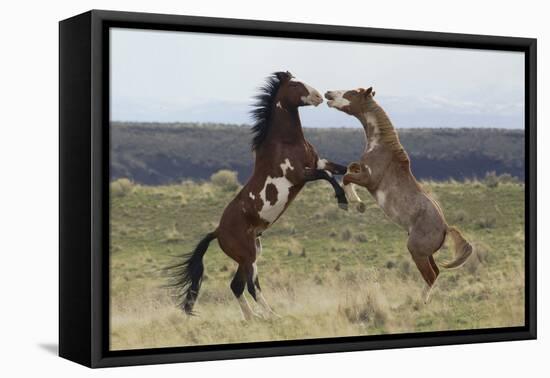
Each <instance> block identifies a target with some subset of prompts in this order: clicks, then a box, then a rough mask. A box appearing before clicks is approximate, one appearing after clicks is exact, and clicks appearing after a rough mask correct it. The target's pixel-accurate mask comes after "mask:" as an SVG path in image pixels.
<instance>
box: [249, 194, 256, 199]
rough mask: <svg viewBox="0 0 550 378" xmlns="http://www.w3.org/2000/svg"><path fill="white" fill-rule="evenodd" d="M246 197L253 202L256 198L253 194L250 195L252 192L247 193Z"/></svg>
mask: <svg viewBox="0 0 550 378" xmlns="http://www.w3.org/2000/svg"><path fill="white" fill-rule="evenodd" d="M248 196H249V197H250V198H252V199H253V200H255V199H256V196H255V195H254V194H252V192H250V193H248Z"/></svg>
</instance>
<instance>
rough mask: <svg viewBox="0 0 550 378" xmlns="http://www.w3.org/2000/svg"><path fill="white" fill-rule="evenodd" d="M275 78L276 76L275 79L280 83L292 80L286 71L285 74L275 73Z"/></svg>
mask: <svg viewBox="0 0 550 378" xmlns="http://www.w3.org/2000/svg"><path fill="white" fill-rule="evenodd" d="M275 76H277V79H279V80H280V81H289V80H290V79H292V78H293V77H294V76H292V74H291V73H290V72H288V71H286V72H277V73H275Z"/></svg>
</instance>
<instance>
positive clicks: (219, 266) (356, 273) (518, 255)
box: [110, 182, 524, 350]
mask: <svg viewBox="0 0 550 378" xmlns="http://www.w3.org/2000/svg"><path fill="white" fill-rule="evenodd" d="M429 187H430V188H429V189H430V190H431V191H432V192H433V193H435V194H437V196H438V198H439V200H440V202H441V204H442V207H443V210H444V211H445V212H446V214H448V215H449V217H448V218H449V220H451V221H453V222H455V223H456V224H459V225H460V227H461V229H463V230H464V232H465V234H467V235H468V236H469V238H470V240H471V242H472V243H473V245H474V249H475V254H474V255H473V256H472V257H471V258H470V260H469V261H468V263H467V264H466V266H465V267H463V268H462V269H459V270H453V271H445V270H443V271H442V273H441V275H440V277H439V279H438V282H437V285H436V287H435V289H434V291H433V295H432V300H431V302H430V303H428V304H424V303H423V301H422V300H421V292H422V289H423V285H424V284H423V282H422V280H421V278H420V275H419V273H418V271H417V269H416V267H415V266H414V264H413V263H412V260H411V259H410V257H409V255H408V252H407V251H406V248H405V244H406V233H404V232H403V231H402V230H400V229H399V228H398V227H396V226H394V225H393V224H392V223H391V222H388V221H387V219H386V218H385V217H384V215H383V214H382V212H381V211H379V209H377V208H376V206H375V205H374V204H373V202H372V201H371V200H369V198H368V196H367V195H366V193H365V192H364V191H363V192H360V195H361V196H362V198H363V199H364V200H365V201H366V203H367V206H368V210H367V212H366V213H365V214H358V213H356V212H353V211H349V212H347V213H346V212H342V211H341V210H338V209H337V206H336V204H335V203H334V199H333V197H332V193H331V192H330V191H329V190H327V186H326V185H324V184H319V185H311V186H308V187H307V188H306V190H305V191H304V192H303V193H302V194H300V196H299V198H298V200H297V201H296V203H294V204H293V205H292V206H291V208H290V209H289V210H288V212H287V214H285V217H284V218H283V219H281V220H280V222H278V223H277V224H276V225H275V226H274V227H273V229H271V230H270V231H269V232H266V233H265V234H264V238H263V239H264V240H263V247H264V252H263V254H262V256H261V258H260V259H259V261H258V268H259V272H260V279H261V282H262V288H263V289H264V295H265V297H266V299H267V300H268V302H269V303H270V304H271V305H272V307H273V308H274V310H275V311H276V312H277V313H279V314H280V315H281V318H274V319H259V320H255V321H253V322H249V323H247V322H245V321H244V320H243V318H242V315H241V313H240V309H239V306H238V304H237V301H236V300H235V299H234V298H233V295H232V293H231V291H230V289H229V282H230V280H231V277H232V274H233V272H234V271H235V265H234V263H233V262H232V261H231V260H230V259H228V258H227V257H226V256H225V255H224V254H223V252H222V251H221V250H220V249H219V247H218V246H217V243H216V242H213V243H212V245H211V247H210V249H209V250H208V253H207V254H206V256H205V265H206V276H205V281H204V283H203V287H202V290H201V294H200V297H199V301H198V303H197V304H196V306H195V309H196V311H197V312H198V314H199V316H195V317H188V316H186V315H184V314H183V312H182V311H180V310H179V309H178V308H177V307H176V306H175V304H174V302H173V300H172V298H171V295H170V291H169V290H168V289H166V288H163V285H164V284H165V283H166V279H165V277H163V273H162V268H163V267H164V266H166V265H167V264H168V263H169V262H172V261H173V260H172V259H173V257H172V256H174V255H179V254H181V253H183V252H187V251H189V250H190V249H192V247H193V246H194V244H195V243H196V242H197V240H199V239H200V237H201V236H202V235H204V233H206V232H208V231H210V230H211V229H212V228H213V227H215V225H216V222H217V218H218V217H219V214H221V211H222V210H223V207H224V206H225V204H226V203H227V202H228V201H229V199H230V198H231V197H232V196H233V195H234V193H233V192H230V191H229V192H228V191H226V190H224V189H222V188H217V187H216V186H214V185H212V184H210V183H203V184H200V185H199V184H193V183H190V182H185V183H182V184H181V185H173V186H166V187H141V186H136V187H133V188H131V190H129V191H127V192H126V193H125V194H124V195H122V196H117V197H114V200H113V208H112V216H113V218H112V223H111V227H112V247H111V317H110V327H111V339H110V345H111V349H113V350H121V349H136V348H137V349H139V348H156V347H169V346H186V345H204V344H223V343H241V342H250V341H271V340H289V339H303V338H325V337H342V336H355V335H376V334H387V333H404V332H420V331H440V330H457V329H475V328H493V327H508V326H520V325H523V322H524V313H523V309H524V292H523V289H524V271H523V266H524V251H523V243H524V233H523V218H522V217H523V209H524V207H523V186H521V185H519V184H513V183H510V184H508V183H506V184H502V185H498V186H497V187H491V188H489V187H487V186H486V185H479V184H478V183H477V182H472V183H466V184H459V183H443V184H442V183H432V184H429ZM320 204H322V206H320ZM316 213H317V216H313V215H314V214H316ZM484 219H491V222H480V221H479V220H484ZM493 219H494V221H493ZM304 249H305V251H307V252H306V253H303V251H304ZM288 252H290V253H288ZM451 257H452V248H450V246H445V247H444V248H443V249H442V250H441V251H440V252H439V255H438V256H436V261H443V260H448V259H450V258H451ZM249 302H250V303H251V304H252V305H253V306H256V304H255V303H253V301H252V300H251V299H250V298H249ZM256 307H257V306H256ZM256 310H257V311H258V312H260V311H261V310H260V309H259V308H256Z"/></svg>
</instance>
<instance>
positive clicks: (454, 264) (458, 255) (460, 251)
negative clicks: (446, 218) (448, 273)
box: [441, 227, 473, 269]
mask: <svg viewBox="0 0 550 378" xmlns="http://www.w3.org/2000/svg"><path fill="white" fill-rule="evenodd" d="M447 234H448V235H450V236H451V238H452V239H453V242H454V245H455V259H454V260H453V261H449V262H445V263H443V264H441V266H442V267H443V268H445V269H455V268H460V267H461V266H462V265H464V263H465V262H466V260H467V259H468V257H470V255H471V254H472V252H473V248H472V245H471V244H470V243H468V241H467V240H466V239H464V236H462V234H461V233H460V231H459V230H458V229H457V228H455V227H449V228H448V229H447Z"/></svg>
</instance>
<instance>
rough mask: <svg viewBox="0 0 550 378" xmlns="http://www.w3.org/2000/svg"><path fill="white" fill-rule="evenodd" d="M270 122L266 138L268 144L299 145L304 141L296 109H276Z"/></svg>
mask: <svg viewBox="0 0 550 378" xmlns="http://www.w3.org/2000/svg"><path fill="white" fill-rule="evenodd" d="M270 122H271V127H270V130H269V134H268V136H267V140H268V141H269V142H272V143H278V142H279V143H295V142H297V143H300V142H301V141H303V140H304V139H305V138H304V132H303V130H302V123H301V122H300V115H299V113H298V109H297V108H294V109H290V110H286V109H283V108H276V109H275V112H274V113H273V117H272V119H271V121H270Z"/></svg>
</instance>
